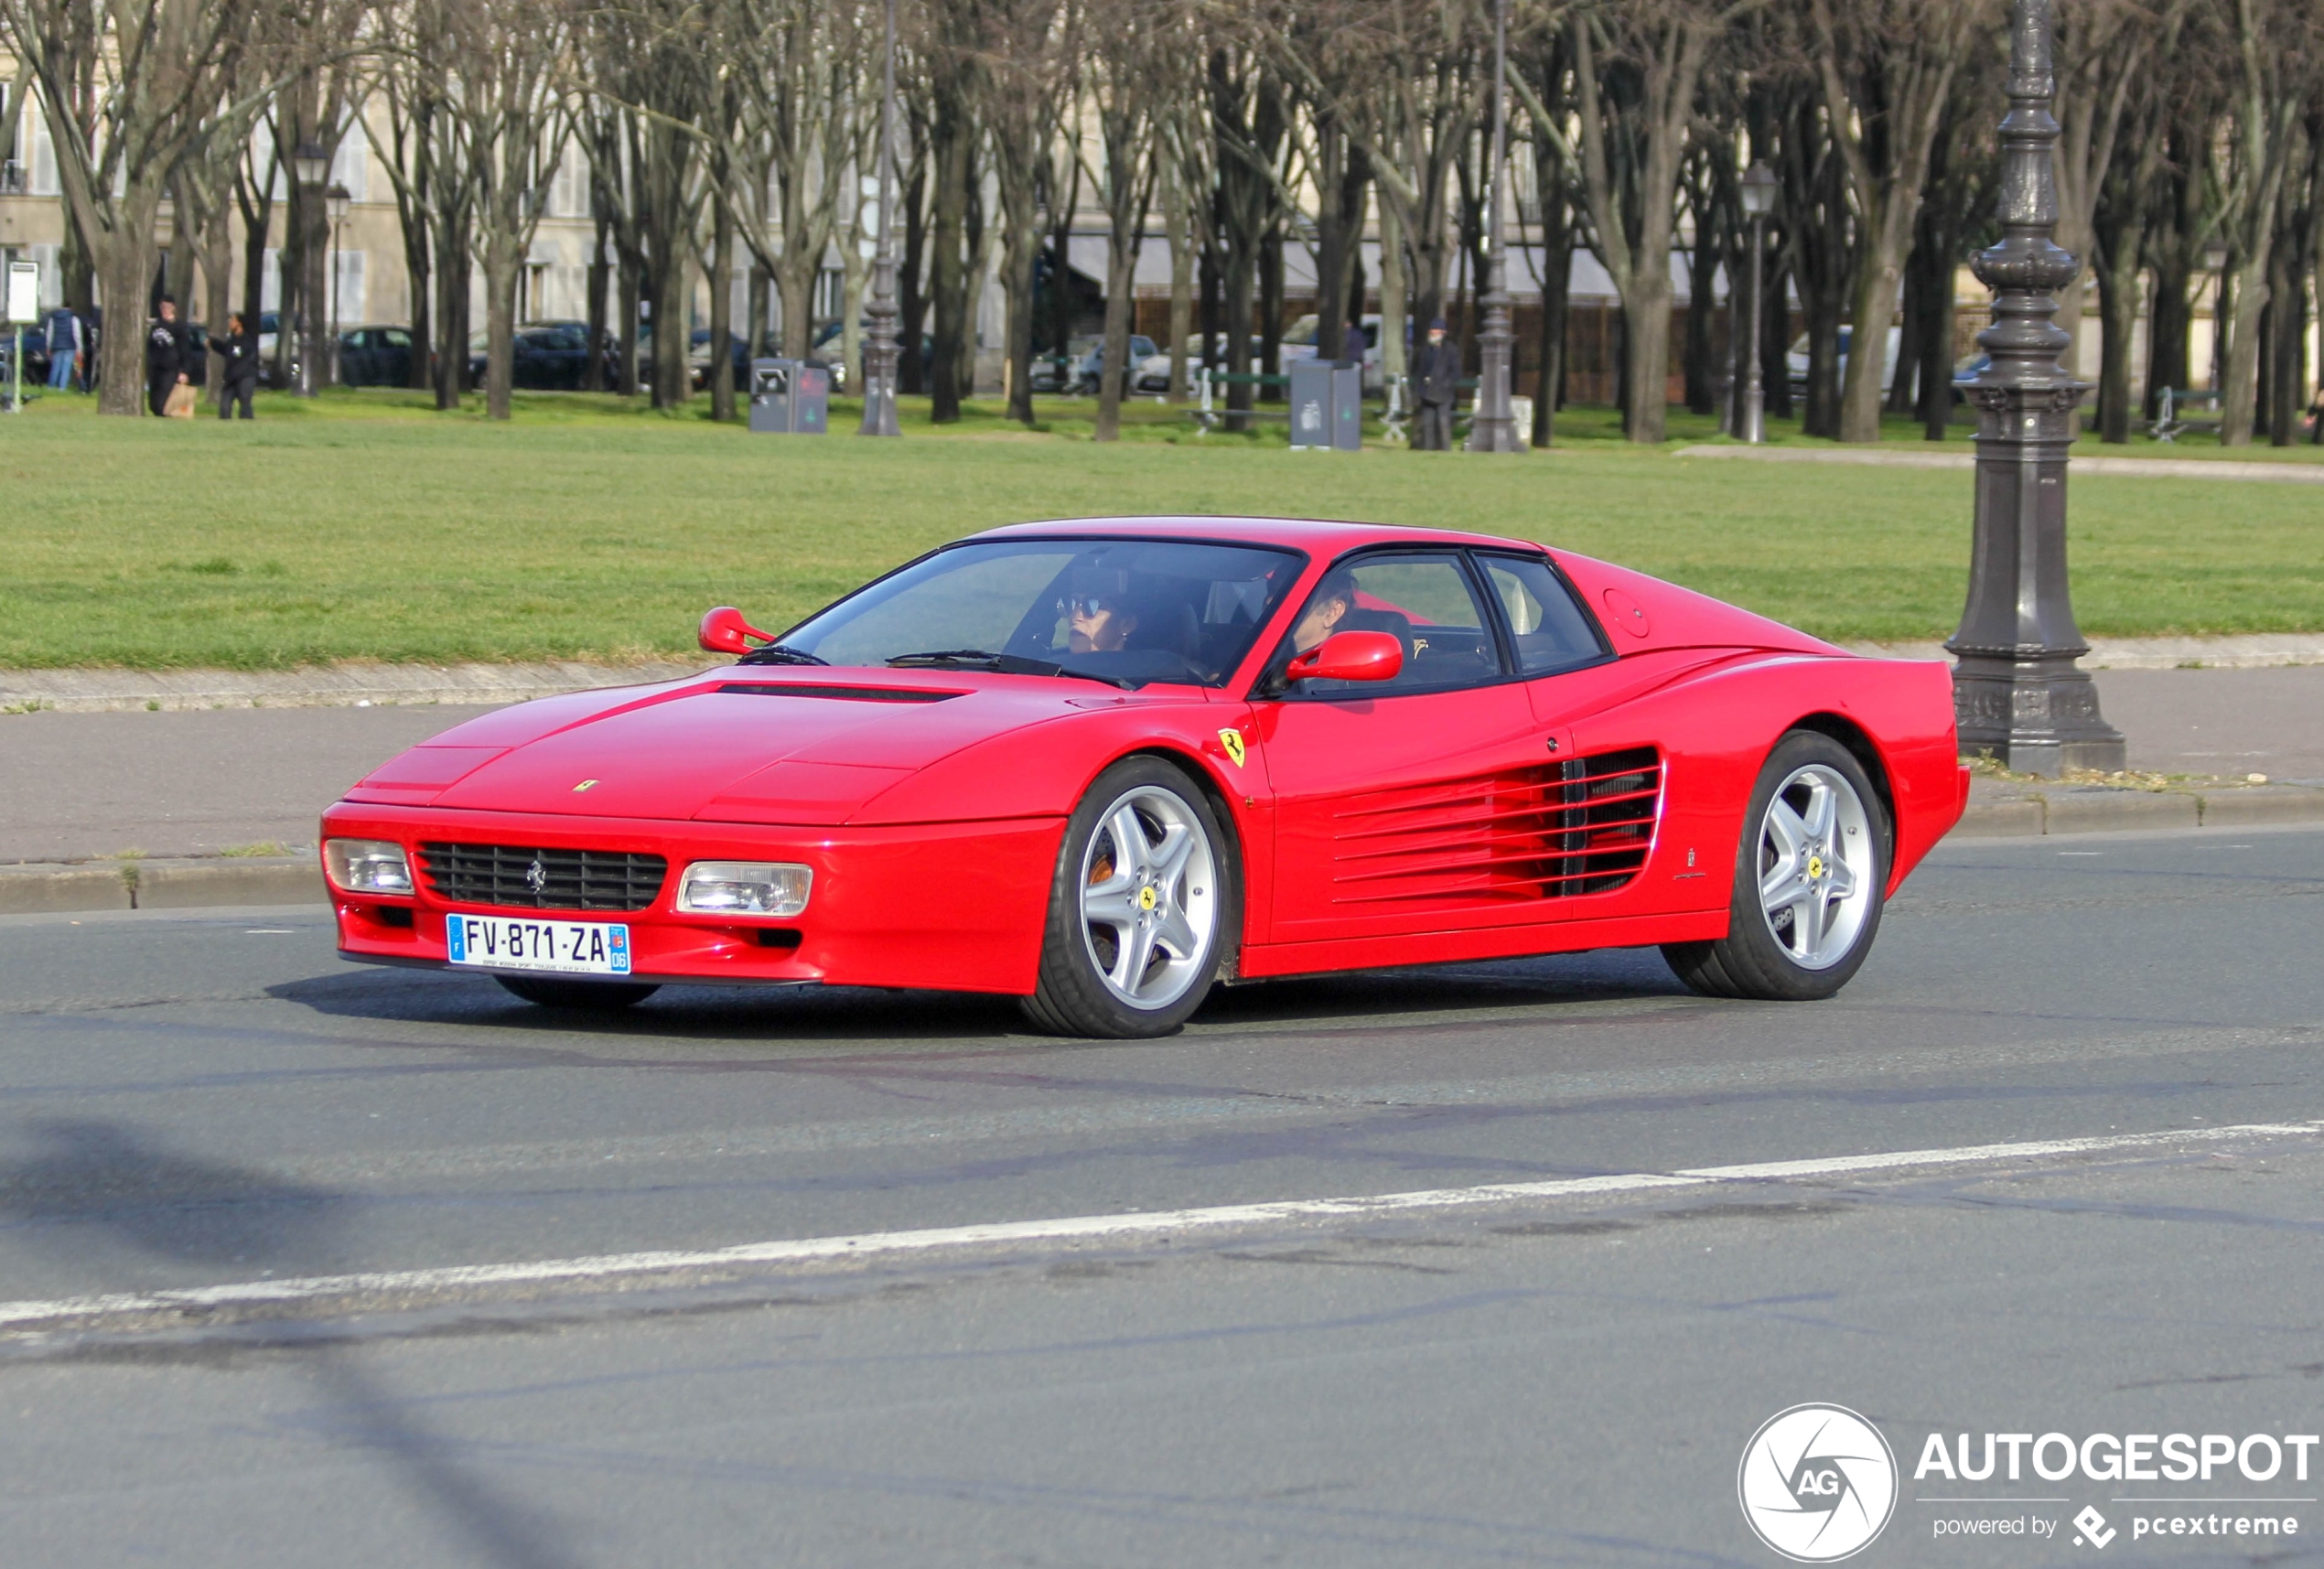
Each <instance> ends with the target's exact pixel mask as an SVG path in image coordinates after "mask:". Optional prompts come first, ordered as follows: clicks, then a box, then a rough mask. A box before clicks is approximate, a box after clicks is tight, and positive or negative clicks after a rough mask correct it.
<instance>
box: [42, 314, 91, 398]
mask: <svg viewBox="0 0 2324 1569" xmlns="http://www.w3.org/2000/svg"><path fill="white" fill-rule="evenodd" d="M87 347H88V345H87V344H86V343H84V342H82V341H81V318H80V317H77V316H75V315H73V314H72V307H71V306H58V307H57V308H56V309H55V310H54V311H52V312H51V313H50V314H49V317H48V386H49V389H50V390H51V391H52V392H70V391H72V389H73V388H74V386H76V385H77V384H78V383H79V382H80V380H81V351H82V350H83V349H86V348H87Z"/></svg>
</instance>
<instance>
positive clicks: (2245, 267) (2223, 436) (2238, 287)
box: [2219, 225, 2270, 446]
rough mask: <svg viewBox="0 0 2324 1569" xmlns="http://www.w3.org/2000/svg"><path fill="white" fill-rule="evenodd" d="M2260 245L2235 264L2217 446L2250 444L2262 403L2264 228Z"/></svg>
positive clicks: (2256, 228) (2260, 230) (2265, 294)
mask: <svg viewBox="0 0 2324 1569" xmlns="http://www.w3.org/2000/svg"><path fill="white" fill-rule="evenodd" d="M2254 231H2256V232H2257V233H2258V234H2259V235H2260V236H2261V238H2260V240H2259V242H2258V244H2256V245H2255V246H2254V247H2253V248H2252V249H2251V250H2250V251H2248V252H2246V253H2244V254H2243V255H2242V256H2241V257H2238V258H2236V260H2235V262H2234V263H2233V264H2232V266H2231V275H2232V278H2233V287H2234V293H2233V296H2231V297H2230V298H2229V299H2228V301H2227V307H2226V308H2227V318H2226V323H2225V334H2226V343H2227V352H2226V356H2225V360H2224V363H2223V366H2222V371H2223V373H2222V377H2221V380H2220V388H2219V444H2220V446H2250V445H2251V441H2252V432H2253V429H2254V421H2255V418H2256V415H2257V414H2258V403H2259V335H2260V316H2261V313H2262V312H2263V311H2264V310H2265V308H2266V306H2267V297H2268V291H2267V263H2268V252H2269V249H2270V246H2269V244H2268V242H2267V231H2266V229H2265V226H2264V225H2254Z"/></svg>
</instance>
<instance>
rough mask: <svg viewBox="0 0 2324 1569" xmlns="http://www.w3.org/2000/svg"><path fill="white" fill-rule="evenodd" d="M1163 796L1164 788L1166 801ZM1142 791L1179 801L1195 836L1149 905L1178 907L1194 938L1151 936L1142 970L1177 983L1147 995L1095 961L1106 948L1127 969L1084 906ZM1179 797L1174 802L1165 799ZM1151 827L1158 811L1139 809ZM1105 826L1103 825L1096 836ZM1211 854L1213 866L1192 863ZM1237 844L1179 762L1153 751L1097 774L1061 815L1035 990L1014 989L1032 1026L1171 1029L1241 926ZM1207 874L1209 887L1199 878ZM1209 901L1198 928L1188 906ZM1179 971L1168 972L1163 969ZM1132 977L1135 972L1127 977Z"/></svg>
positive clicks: (1144, 1034) (1126, 1032)
mask: <svg viewBox="0 0 2324 1569" xmlns="http://www.w3.org/2000/svg"><path fill="white" fill-rule="evenodd" d="M1157 792H1158V793H1157ZM1163 798H1167V801H1166V800H1164V799H1163ZM1132 801H1144V802H1145V803H1146V806H1148V807H1159V808H1160V809H1162V810H1163V811H1173V810H1175V812H1176V814H1177V815H1178V820H1179V822H1182V823H1183V824H1185V825H1188V826H1189V828H1190V829H1191V831H1192V832H1194V833H1199V834H1200V836H1201V844H1200V847H1199V848H1198V849H1197V850H1195V851H1194V852H1192V853H1190V854H1189V859H1188V860H1187V861H1186V863H1185V869H1184V871H1183V872H1182V874H1181V875H1179V876H1177V877H1176V879H1175V881H1174V882H1173V884H1172V886H1171V887H1167V888H1159V887H1158V891H1157V902H1150V903H1148V904H1147V905H1146V909H1147V910H1149V911H1154V912H1155V914H1156V917H1157V919H1162V920H1167V919H1168V912H1169V911H1170V910H1173V909H1175V910H1177V911H1178V916H1179V919H1180V921H1181V923H1182V925H1183V929H1184V930H1188V931H1189V932H1191V933H1193V934H1194V935H1195V937H1196V939H1197V940H1196V941H1195V942H1194V943H1193V944H1191V945H1190V949H1191V951H1189V952H1187V953H1184V954H1178V953H1176V952H1175V951H1172V950H1170V949H1168V948H1167V946H1165V944H1166V943H1167V938H1162V937H1155V938H1148V939H1146V940H1148V941H1152V942H1154V943H1155V947H1154V949H1153V952H1154V955H1155V959H1154V962H1153V964H1152V965H1150V966H1149V967H1148V969H1147V970H1146V972H1144V974H1145V975H1147V976H1151V977H1153V978H1154V981H1153V983H1155V984H1157V987H1159V988H1161V989H1168V988H1169V987H1173V986H1175V987H1177V988H1178V989H1176V990H1172V991H1171V992H1170V994H1169V995H1167V997H1159V996H1157V1002H1156V1003H1154V1004H1153V1005H1145V1004H1141V1003H1137V1002H1134V1001H1132V1000H1130V999H1129V998H1127V997H1125V996H1124V995H1123V994H1121V993H1120V992H1119V991H1118V990H1117V988H1116V983H1114V982H1112V981H1110V980H1109V979H1108V972H1107V971H1106V970H1104V969H1103V968H1101V961H1100V957H1099V956H1100V954H1102V953H1106V952H1108V951H1109V949H1108V947H1107V939H1108V938H1109V937H1111V936H1113V935H1114V934H1112V933H1111V932H1108V931H1103V930H1097V929H1096V928H1095V927H1093V926H1092V922H1091V920H1090V919H1089V915H1088V912H1087V910H1086V908H1085V906H1084V899H1083V890H1084V887H1085V886H1088V887H1094V886H1095V883H1096V879H1095V877H1094V876H1091V873H1092V868H1093V867H1097V866H1103V867H1105V868H1106V870H1107V872H1108V873H1109V875H1111V874H1112V872H1113V869H1114V868H1113V852H1112V837H1111V835H1112V833H1113V831H1112V829H1111V828H1109V826H1108V823H1109V821H1110V820H1114V819H1115V818H1116V817H1117V816H1118V813H1119V811H1120V809H1121V808H1122V807H1123V806H1124V803H1125V802H1132ZM1172 801H1174V802H1175V803H1176V807H1175V809H1172V808H1171V807H1170V806H1169V805H1168V802H1172ZM1144 821H1146V822H1147V825H1148V827H1149V828H1153V827H1154V826H1155V823H1156V820H1154V819H1151V818H1147V819H1145V820H1144ZM1101 835H1105V836H1106V837H1104V838H1103V839H1101V837H1100V836H1101ZM1204 858H1207V861H1208V865H1209V871H1210V876H1209V877H1208V878H1200V877H1199V876H1198V875H1197V870H1196V868H1197V867H1198V866H1199V864H1200V861H1201V860H1202V859H1204ZM1238 874H1239V868H1238V867H1237V865H1236V862H1235V852H1234V846H1233V844H1232V843H1231V842H1230V841H1229V839H1228V837H1227V835H1226V833H1224V832H1223V831H1222V830H1221V828H1220V826H1219V820H1218V816H1217V814H1216V813H1214V812H1213V811H1211V810H1210V801H1208V800H1207V799H1206V798H1205V797H1204V795H1203V793H1202V790H1201V789H1200V786H1198V785H1196V784H1195V782H1194V781H1193V780H1192V779H1189V778H1188V777H1187V775H1186V774H1185V773H1184V772H1182V771H1180V770H1179V769H1178V768H1174V767H1172V766H1171V765H1170V764H1168V763H1167V762H1164V761H1163V760H1161V759H1160V758H1151V757H1143V758H1124V760H1123V761H1121V762H1119V763H1116V764H1114V767H1112V768H1108V769H1106V770H1105V772H1103V774H1101V775H1099V776H1098V778H1097V779H1096V780H1095V782H1093V783H1092V785H1091V786H1090V788H1089V791H1088V793H1087V794H1086V795H1084V796H1083V797H1082V798H1081V804H1080V805H1079V806H1077V807H1075V808H1074V809H1073V815H1072V816H1071V818H1069V819H1068V820H1067V822H1066V824H1065V839H1064V843H1063V844H1060V846H1059V847H1058V857H1057V873H1056V876H1055V878H1054V879H1053V881H1052V883H1051V886H1050V889H1049V918H1048V920H1047V921H1046V923H1045V924H1044V926H1043V929H1042V933H1041V968H1040V974H1039V977H1038V982H1037V983H1036V987H1035V990H1034V993H1033V994H1032V995H1031V996H1029V997H1025V998H1021V999H1019V1005H1020V1006H1021V1007H1022V1008H1023V1009H1024V1011H1025V1016H1026V1017H1027V1018H1028V1020H1030V1021H1031V1022H1032V1024H1033V1025H1034V1026H1035V1027H1036V1028H1038V1029H1041V1030H1044V1031H1047V1032H1048V1033H1049V1034H1052V1035H1065V1036H1081V1037H1092V1038H1097V1039H1103V1040H1143V1039H1150V1038H1152V1037H1156V1036H1163V1035H1168V1034H1169V1033H1170V1032H1171V1031H1173V1030H1175V1029H1177V1028H1178V1026H1180V1025H1182V1024H1184V1023H1185V1022H1186V1021H1187V1019H1188V1018H1189V1016H1191V1015H1192V1014H1193V1013H1194V1011H1195V1009H1197V1008H1199V1007H1200V1006H1201V1005H1202V1000H1203V998H1204V997H1206V996H1208V995H1209V994H1210V986H1211V984H1212V983H1213V982H1214V981H1216V980H1217V978H1218V975H1219V973H1220V969H1221V964H1222V962H1224V961H1225V960H1226V959H1227V958H1228V957H1230V956H1232V954H1233V953H1234V952H1235V951H1236V948H1237V946H1238V944H1240V942H1241V941H1242V936H1243V886H1242V878H1241V876H1239V875H1238ZM1206 883H1207V885H1208V886H1207V887H1206V886H1204V885H1205V884H1206ZM1205 900H1207V901H1208V908H1209V930H1208V932H1207V933H1203V932H1202V931H1201V930H1200V922H1199V920H1198V919H1196V918H1195V915H1194V912H1193V910H1192V909H1191V908H1189V906H1196V907H1199V906H1200V905H1201V904H1202V902H1203V901H1205ZM1110 951H1111V952H1112V954H1113V955H1114V961H1115V962H1119V963H1120V964H1121V966H1122V968H1124V971H1126V968H1127V964H1126V960H1125V959H1124V956H1123V955H1122V953H1121V949H1120V946H1119V942H1118V940H1116V941H1115V943H1114V946H1113V947H1112V949H1111V950H1110ZM1173 970H1175V971H1177V972H1178V973H1177V975H1176V977H1175V979H1173V978H1172V977H1171V975H1170V974H1169V973H1170V972H1171V971H1173ZM1138 979H1139V978H1138V977H1131V981H1132V983H1133V984H1135V983H1137V981H1138Z"/></svg>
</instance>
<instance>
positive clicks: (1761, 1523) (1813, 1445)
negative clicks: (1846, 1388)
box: [1735, 1405, 1897, 1564]
mask: <svg viewBox="0 0 2324 1569" xmlns="http://www.w3.org/2000/svg"><path fill="white" fill-rule="evenodd" d="M1735 1490H1736V1494H1737V1496H1738V1498H1740V1499H1742V1503H1743V1518H1744V1519H1745V1520H1747V1521H1750V1522H1751V1530H1752V1531H1755V1532H1756V1533H1758V1536H1759V1540H1760V1541H1761V1542H1766V1543H1767V1544H1768V1545H1769V1546H1770V1547H1771V1548H1773V1549H1775V1551H1776V1552H1778V1553H1781V1554H1783V1556H1784V1557H1786V1558H1789V1559H1791V1560H1792V1561H1793V1562H1794V1563H1798V1564H1830V1563H1834V1562H1835V1561H1837V1560H1839V1559H1842V1558H1845V1557H1848V1556H1849V1555H1850V1554H1852V1553H1858V1552H1861V1551H1862V1550H1863V1549H1864V1548H1866V1547H1867V1546H1868V1545H1870V1544H1871V1542H1872V1540H1873V1539H1874V1538H1875V1537H1877V1536H1878V1535H1879V1534H1880V1532H1881V1531H1882V1530H1883V1529H1884V1528H1885V1527H1886V1526H1887V1525H1888V1516H1889V1515H1891V1514H1893V1513H1894V1512H1895V1511H1896V1507H1897V1457H1896V1455H1895V1453H1894V1452H1893V1451H1891V1450H1890V1449H1889V1447H1888V1440H1887V1439H1886V1438H1883V1437H1881V1436H1880V1430H1879V1429H1878V1428H1877V1427H1875V1426H1873V1425H1872V1424H1870V1423H1869V1422H1867V1421H1866V1420H1865V1419H1864V1418H1863V1417H1861V1416H1858V1415H1857V1414H1856V1413H1855V1412H1853V1411H1850V1410H1849V1409H1848V1408H1847V1407H1845V1406H1844V1405H1795V1406H1793V1407H1791V1409H1790V1410H1789V1411H1781V1412H1778V1413H1775V1414H1774V1415H1773V1416H1771V1417H1770V1418H1768V1419H1767V1421H1766V1422H1765V1423H1763V1424H1760V1427H1759V1431H1758V1432H1757V1433H1754V1434H1753V1435H1751V1441H1750V1443H1748V1444H1747V1445H1744V1446H1743V1464H1742V1465H1741V1467H1738V1469H1737V1471H1736V1474H1735Z"/></svg>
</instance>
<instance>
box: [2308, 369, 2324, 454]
mask: <svg viewBox="0 0 2324 1569" xmlns="http://www.w3.org/2000/svg"><path fill="white" fill-rule="evenodd" d="M2308 445H2309V446H2324V381H2319V382H2317V383H2316V396H2314V397H2312V398H2310V399H2308Z"/></svg>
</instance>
